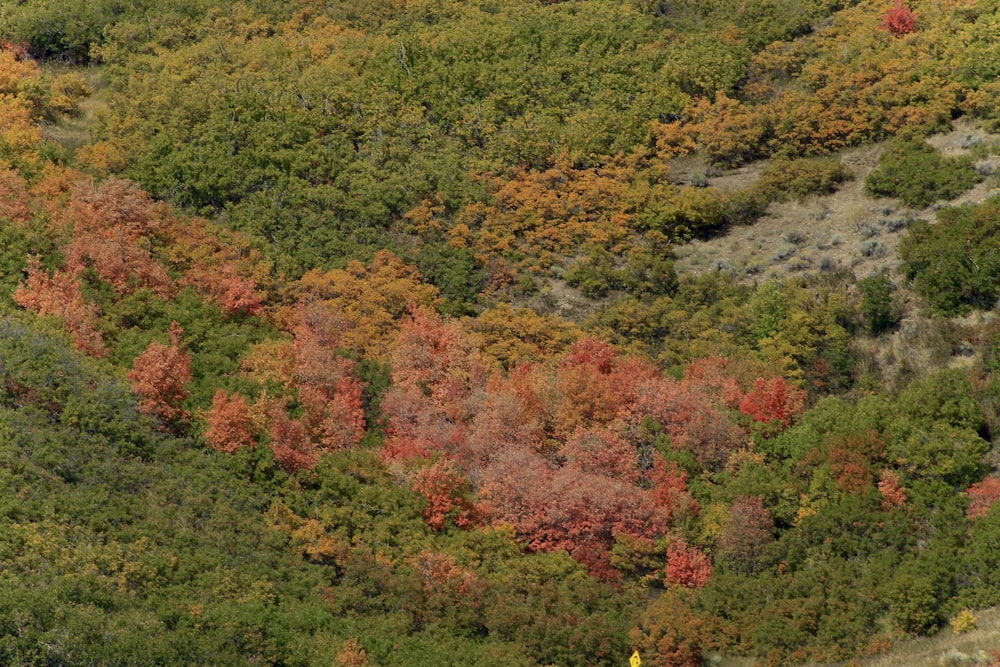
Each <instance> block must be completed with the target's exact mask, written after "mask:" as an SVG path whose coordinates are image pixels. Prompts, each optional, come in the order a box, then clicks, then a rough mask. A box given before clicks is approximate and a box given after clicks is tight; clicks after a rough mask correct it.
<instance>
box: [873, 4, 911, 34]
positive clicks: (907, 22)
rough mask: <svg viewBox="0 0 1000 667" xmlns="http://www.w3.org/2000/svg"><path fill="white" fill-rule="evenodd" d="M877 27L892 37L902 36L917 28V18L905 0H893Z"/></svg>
mask: <svg viewBox="0 0 1000 667" xmlns="http://www.w3.org/2000/svg"><path fill="white" fill-rule="evenodd" d="M879 28H881V29H882V30H885V31H887V32H888V33H890V34H891V35H892V36H893V37H902V36H903V35H908V34H910V33H911V32H915V31H916V29H917V18H916V17H915V16H914V15H913V10H911V9H910V7H909V5H907V4H906V1H905V0H893V4H892V7H891V8H890V9H889V10H888V11H886V13H885V14H884V15H883V16H882V23H881V25H879Z"/></svg>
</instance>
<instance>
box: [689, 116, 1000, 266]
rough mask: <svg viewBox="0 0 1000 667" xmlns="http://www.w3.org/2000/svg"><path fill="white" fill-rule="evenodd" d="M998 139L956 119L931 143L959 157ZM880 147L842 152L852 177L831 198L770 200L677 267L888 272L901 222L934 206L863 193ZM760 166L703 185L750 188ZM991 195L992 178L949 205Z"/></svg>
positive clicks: (696, 247)
mask: <svg viewBox="0 0 1000 667" xmlns="http://www.w3.org/2000/svg"><path fill="white" fill-rule="evenodd" d="M998 138H1000V137H998V136H997V135H990V134H987V133H986V132H985V131H983V130H982V129H979V128H976V127H975V126H973V125H971V124H970V123H969V122H967V121H964V120H960V121H958V122H957V123H956V125H955V127H954V129H953V130H952V131H951V132H948V133H945V134H941V135H936V136H934V137H932V138H931V139H930V140H929V141H930V142H931V143H932V144H933V145H935V146H936V147H937V148H939V149H940V150H941V151H942V152H944V153H945V154H947V155H962V154H971V153H972V152H973V151H978V152H980V153H983V152H986V151H991V150H994V149H993V147H994V146H995V145H996V144H995V142H996V141H997V140H998ZM881 149H882V147H881V145H872V146H864V147H861V148H855V149H851V150H848V151H845V152H844V153H843V154H842V155H841V160H842V161H843V164H844V166H845V167H847V169H848V170H849V171H850V172H851V174H852V175H853V179H852V180H851V181H849V182H847V183H844V184H843V185H842V187H841V188H840V189H839V190H838V191H837V192H835V193H833V194H831V195H824V196H818V195H817V196H811V197H807V198H806V199H804V200H802V201H789V202H783V203H776V204H772V205H771V206H770V207H768V211H767V213H766V214H765V215H764V216H763V217H762V218H761V219H760V220H758V221H757V222H756V223H754V224H753V225H750V226H746V227H734V228H731V229H729V230H728V231H727V232H726V233H725V234H723V235H721V236H719V237H717V238H713V239H709V240H705V241H695V242H693V243H691V244H690V245H689V247H687V246H685V247H681V248H678V261H677V270H678V272H682V273H683V272H687V273H702V272H705V271H713V270H716V269H721V270H725V271H730V272H731V273H732V274H733V275H735V276H736V277H738V278H739V279H741V280H744V281H746V282H749V283H753V282H760V281H763V280H767V279H769V278H781V277H784V276H788V275H794V274H797V273H818V272H832V271H837V270H841V269H848V270H851V271H853V273H854V275H855V276H856V277H858V278H863V277H866V276H869V275H872V274H875V273H878V272H880V271H884V270H892V269H894V268H895V267H896V266H897V265H898V264H899V259H898V257H899V255H898V248H899V240H900V239H901V238H902V236H903V234H904V233H905V230H906V226H907V224H908V223H909V222H910V221H912V220H913V219H916V218H923V219H926V220H929V221H931V222H933V220H934V213H935V211H936V210H937V208H938V206H931V207H928V208H926V209H923V210H912V209H908V208H906V207H903V206H901V205H900V204H899V202H897V201H896V200H893V199H874V198H872V197H870V196H868V195H867V194H866V193H865V191H864V180H865V177H866V176H867V175H868V173H869V172H870V171H871V170H872V169H874V168H875V167H876V166H877V164H878V156H879V153H880V151H881ZM991 157H996V156H991ZM765 166H766V163H756V164H752V165H748V166H746V167H743V168H741V169H739V170H737V171H735V172H732V173H728V174H725V175H722V176H715V177H712V178H710V179H709V185H710V186H711V187H718V188H720V189H725V190H733V189H737V188H744V187H749V186H751V185H752V184H753V183H754V182H756V180H757V179H758V178H759V177H760V174H761V173H762V172H763V169H764V167H765ZM691 168H692V169H693V168H694V167H691ZM997 193H1000V188H998V183H997V179H996V178H995V177H991V178H987V179H986V180H985V181H984V182H983V183H980V184H979V185H977V186H976V187H975V188H973V189H972V190H970V191H968V192H966V193H965V194H963V195H962V196H961V197H960V198H958V199H956V200H955V201H953V202H949V203H951V204H963V203H967V202H979V201H982V200H984V199H986V198H987V197H988V196H990V195H993V194H997Z"/></svg>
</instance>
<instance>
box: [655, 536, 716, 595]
mask: <svg viewBox="0 0 1000 667" xmlns="http://www.w3.org/2000/svg"><path fill="white" fill-rule="evenodd" d="M666 575H667V582H668V583H671V584H679V585H681V586H684V587H686V588H704V587H705V585H706V584H707V583H708V580H709V579H711V578H712V560H711V558H709V557H708V554H706V553H705V552H704V551H702V550H701V549H699V548H698V547H692V546H689V545H688V543H687V542H685V541H684V540H683V539H678V540H674V541H673V542H671V543H670V545H669V546H668V547H667V568H666Z"/></svg>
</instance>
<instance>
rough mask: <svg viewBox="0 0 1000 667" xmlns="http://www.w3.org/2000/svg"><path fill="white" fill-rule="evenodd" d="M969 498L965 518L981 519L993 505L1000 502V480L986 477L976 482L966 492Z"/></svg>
mask: <svg viewBox="0 0 1000 667" xmlns="http://www.w3.org/2000/svg"><path fill="white" fill-rule="evenodd" d="M966 493H967V494H968V496H969V509H968V510H966V516H968V517H969V518H970V519H981V518H983V517H984V516H986V514H987V512H989V511H990V508H991V507H993V504H994V503H995V502H996V501H997V500H1000V479H997V478H996V477H987V478H986V479H984V480H983V481H981V482H976V483H975V484H973V485H972V486H970V487H969V490H968V491H966Z"/></svg>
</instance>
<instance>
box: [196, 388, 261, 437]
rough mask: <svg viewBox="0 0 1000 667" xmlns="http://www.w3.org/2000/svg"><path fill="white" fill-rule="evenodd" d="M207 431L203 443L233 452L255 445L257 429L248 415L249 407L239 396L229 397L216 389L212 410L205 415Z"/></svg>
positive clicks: (221, 390)
mask: <svg viewBox="0 0 1000 667" xmlns="http://www.w3.org/2000/svg"><path fill="white" fill-rule="evenodd" d="M205 421H207V422H208V429H207V430H206V431H205V442H207V443H208V446H209V447H211V448H213V449H218V450H219V451H222V452H229V453H232V452H235V451H236V450H237V449H239V448H240V447H253V446H255V445H256V444H257V428H256V426H255V424H254V421H253V419H252V417H251V415H250V407H249V406H248V405H247V401H246V399H245V398H243V396H241V395H240V394H233V395H232V396H229V394H227V393H226V392H225V390H223V389H216V390H215V396H213V397H212V408H211V409H210V410H209V411H208V412H206V413H205Z"/></svg>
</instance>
